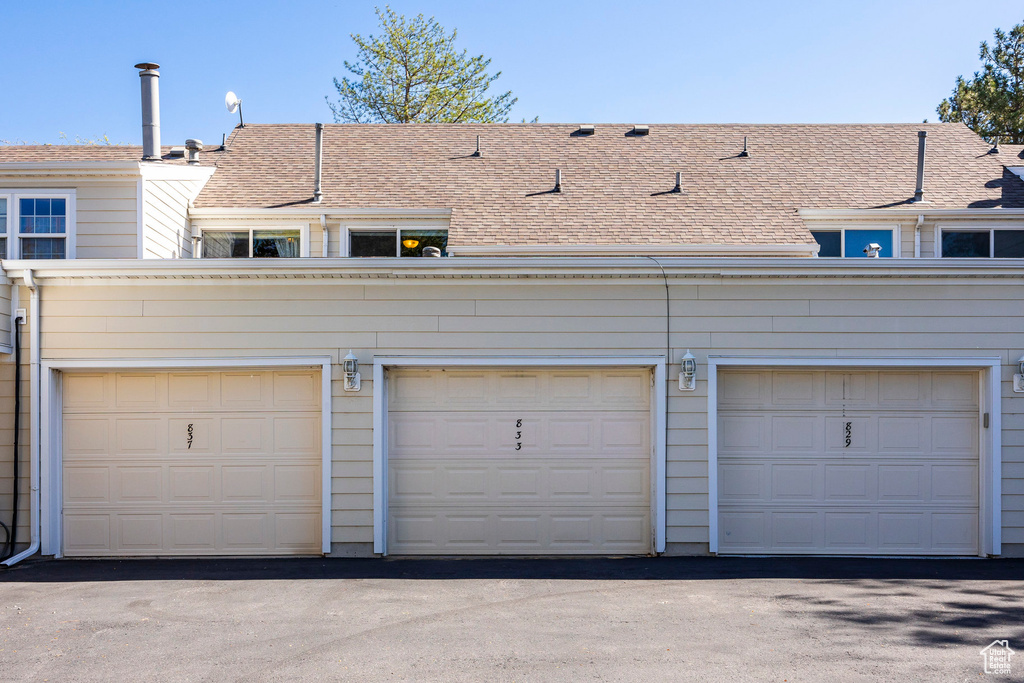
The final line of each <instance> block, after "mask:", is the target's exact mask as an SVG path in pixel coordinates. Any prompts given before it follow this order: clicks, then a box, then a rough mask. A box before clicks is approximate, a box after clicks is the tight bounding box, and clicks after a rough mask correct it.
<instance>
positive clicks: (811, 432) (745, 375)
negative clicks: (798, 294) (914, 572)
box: [718, 370, 979, 555]
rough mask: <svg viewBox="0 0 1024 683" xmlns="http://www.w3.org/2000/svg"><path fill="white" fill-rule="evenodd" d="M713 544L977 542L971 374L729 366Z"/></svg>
mask: <svg viewBox="0 0 1024 683" xmlns="http://www.w3.org/2000/svg"><path fill="white" fill-rule="evenodd" d="M719 386H720V393H719V396H720V398H719V418H718V441H719V451H718V463H719V464H718V481H719V549H720V552H722V553H751V552H754V553H756V552H771V553H810V554H908V555H910V554H928V555H932V554H934V555H940V554H953V555H962V554H973V553H976V552H977V551H978V537H979V533H978V453H979V451H978V442H979V425H978V396H979V380H978V374H977V373H974V372H955V371H950V372H946V371H924V372H917V371H913V372H896V371H879V372H824V371H791V370H775V371H771V370H765V371H739V370H733V371H727V372H723V373H722V374H721V376H720V381H719Z"/></svg>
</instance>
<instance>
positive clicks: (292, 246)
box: [252, 230, 301, 258]
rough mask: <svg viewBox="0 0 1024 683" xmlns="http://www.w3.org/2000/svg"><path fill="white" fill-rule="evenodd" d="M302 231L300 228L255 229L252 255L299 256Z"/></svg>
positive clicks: (263, 256)
mask: <svg viewBox="0 0 1024 683" xmlns="http://www.w3.org/2000/svg"><path fill="white" fill-rule="evenodd" d="M299 239H300V233H299V231H298V230H254V231H253V233H252V255H253V256H255V257H256V258H274V257H277V258H298V257H299V256H301V252H300V251H299Z"/></svg>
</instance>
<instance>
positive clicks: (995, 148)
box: [988, 135, 999, 154]
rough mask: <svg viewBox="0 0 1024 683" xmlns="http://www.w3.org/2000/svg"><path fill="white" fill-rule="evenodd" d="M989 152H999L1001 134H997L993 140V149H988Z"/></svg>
mask: <svg viewBox="0 0 1024 683" xmlns="http://www.w3.org/2000/svg"><path fill="white" fill-rule="evenodd" d="M988 153H989V154H999V136H998V135H997V136H996V137H995V139H994V140H993V141H992V149H990V150H989V151H988Z"/></svg>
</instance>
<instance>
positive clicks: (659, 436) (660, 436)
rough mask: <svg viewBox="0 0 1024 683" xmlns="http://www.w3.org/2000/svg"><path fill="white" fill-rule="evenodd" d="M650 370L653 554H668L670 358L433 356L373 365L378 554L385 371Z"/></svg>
mask: <svg viewBox="0 0 1024 683" xmlns="http://www.w3.org/2000/svg"><path fill="white" fill-rule="evenodd" d="M580 366H585V367H614V366H619V367H649V368H652V369H653V370H654V390H653V398H654V400H653V401H651V413H652V414H651V424H652V425H653V427H652V431H653V432H654V434H653V445H654V463H653V468H652V472H651V476H652V477H653V479H654V495H653V498H652V501H651V507H652V510H651V515H652V520H653V525H654V552H656V553H661V552H665V415H666V410H665V409H666V400H667V391H668V386H667V384H666V375H665V358H664V357H656V356H597V357H575V356H574V357H557V356H556V357H551V356H543V357H519V356H517V357H511V358H494V357H471V358H466V357H461V358H450V357H433V356H413V357H401V356H380V357H377V358H375V359H374V361H373V387H374V390H373V552H375V553H377V554H379V555H387V532H386V530H387V500H388V495H387V494H388V492H387V471H388V468H387V443H386V435H387V414H388V413H387V407H388V404H387V384H386V382H385V381H384V372H385V370H386V369H391V368H430V367H474V368H493V369H500V368H508V367H537V368H544V367H580Z"/></svg>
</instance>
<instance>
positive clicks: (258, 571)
mask: <svg viewBox="0 0 1024 683" xmlns="http://www.w3.org/2000/svg"><path fill="white" fill-rule="evenodd" d="M301 579H319V580H323V579H403V580H416V579H425V580H438V579H549V580H559V579H565V580H592V581H629V580H643V581H671V580H680V581H700V580H723V579H737V580H738V579H815V580H830V579H831V580H851V579H877V580H887V579H924V580H928V579H933V580H943V581H958V580H976V581H1019V580H1022V579H1024V559H994V560H982V559H937V558H921V559H916V558H915V559H878V558H811V557H796V558H785V557H774V558H739V557H730V558H724V557H626V558H577V557H574V558H463V559H454V558H426V559H412V558H384V559H380V558H367V559H349V558H253V559H146V560H141V559H140V560H35V561H30V562H26V563H23V564H19V565H15V566H14V567H12V568H11V569H9V570H6V571H3V572H0V582H7V581H17V582H26V583H49V582H86V581H169V580H171V581H173V580H186V581H195V580H204V581H243V580H244V581H252V580H263V581H273V580H281V581H291V580H301Z"/></svg>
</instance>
